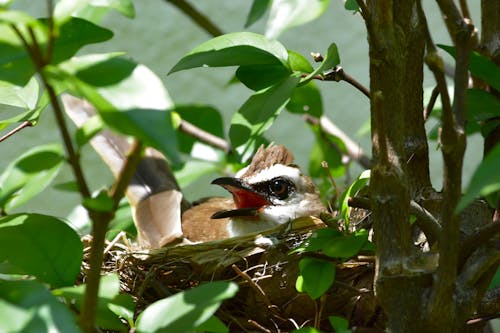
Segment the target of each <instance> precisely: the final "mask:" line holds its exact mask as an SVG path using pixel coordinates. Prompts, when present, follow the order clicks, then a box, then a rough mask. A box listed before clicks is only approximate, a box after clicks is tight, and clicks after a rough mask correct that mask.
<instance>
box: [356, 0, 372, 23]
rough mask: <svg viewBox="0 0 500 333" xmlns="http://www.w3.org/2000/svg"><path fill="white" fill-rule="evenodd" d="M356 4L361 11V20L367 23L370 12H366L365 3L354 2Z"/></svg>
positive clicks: (358, 0) (360, 0)
mask: <svg viewBox="0 0 500 333" xmlns="http://www.w3.org/2000/svg"><path fill="white" fill-rule="evenodd" d="M356 2H357V3H358V6H359V8H360V9H361V11H360V13H361V16H362V17H363V19H364V20H365V21H368V19H369V17H370V12H369V11H368V8H367V7H366V4H365V2H364V1H363V0H356Z"/></svg>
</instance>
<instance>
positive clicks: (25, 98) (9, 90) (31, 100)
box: [0, 77, 39, 110]
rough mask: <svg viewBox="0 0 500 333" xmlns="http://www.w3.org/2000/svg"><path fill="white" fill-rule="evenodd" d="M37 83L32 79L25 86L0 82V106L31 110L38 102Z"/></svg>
mask: <svg viewBox="0 0 500 333" xmlns="http://www.w3.org/2000/svg"><path fill="white" fill-rule="evenodd" d="M38 91H39V87H38V81H37V80H36V79H35V78H34V77H32V78H31V79H30V80H29V81H28V83H27V84H26V85H25V86H22V87H20V86H16V85H14V84H12V83H9V82H5V81H0V104H4V105H11V106H16V107H19V108H22V109H25V110H33V109H35V107H36V102H37V101H38Z"/></svg>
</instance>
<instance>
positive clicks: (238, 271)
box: [231, 264, 273, 307]
mask: <svg viewBox="0 0 500 333" xmlns="http://www.w3.org/2000/svg"><path fill="white" fill-rule="evenodd" d="M231 268H232V269H233V271H235V272H236V274H238V275H239V276H240V277H241V278H242V279H243V280H245V281H247V282H248V284H249V285H250V287H252V289H253V290H255V291H256V292H257V295H259V297H260V298H261V299H262V301H263V302H264V304H265V305H266V306H267V307H270V306H272V305H273V304H272V303H271V301H270V300H269V298H268V297H267V295H266V293H265V292H264V290H262V288H261V287H260V286H259V285H258V284H257V283H255V282H254V281H253V280H252V278H251V277H250V276H249V275H248V274H247V273H245V272H243V271H242V270H241V269H239V268H238V266H236V265H234V264H233V265H231Z"/></svg>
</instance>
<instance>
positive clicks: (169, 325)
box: [136, 281, 238, 333]
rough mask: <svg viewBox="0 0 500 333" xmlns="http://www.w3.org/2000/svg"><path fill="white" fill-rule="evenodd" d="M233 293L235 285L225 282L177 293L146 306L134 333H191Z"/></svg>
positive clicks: (212, 283)
mask: <svg viewBox="0 0 500 333" xmlns="http://www.w3.org/2000/svg"><path fill="white" fill-rule="evenodd" d="M237 291H238V285H237V284H236V283H234V282H225V281H215V282H210V283H206V284H202V285H200V286H198V287H196V288H193V289H190V290H185V291H181V292H179V293H177V294H175V295H173V296H170V297H168V298H164V299H162V300H159V301H157V302H155V303H153V304H151V305H150V306H148V307H147V308H146V309H145V310H144V311H143V312H142V313H141V314H140V315H139V318H138V319H137V330H136V332H138V333H143V332H148V333H150V332H189V331H193V330H194V329H195V328H196V327H198V326H199V325H201V324H203V323H205V322H206V321H207V320H208V319H209V318H210V317H212V315H213V314H214V312H215V311H216V310H217V309H218V308H219V306H220V304H221V303H222V301H224V300H225V299H228V298H231V297H233V296H234V295H235V294H236V292H237ZM166 313H168V316H166V315H165V314H166Z"/></svg>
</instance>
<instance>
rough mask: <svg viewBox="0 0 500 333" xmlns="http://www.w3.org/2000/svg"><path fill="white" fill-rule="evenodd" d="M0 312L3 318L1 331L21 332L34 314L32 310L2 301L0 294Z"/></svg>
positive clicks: (0, 323) (0, 326)
mask: <svg viewBox="0 0 500 333" xmlns="http://www.w3.org/2000/svg"><path fill="white" fill-rule="evenodd" d="M0 284H1V282H0ZM0 313H1V314H2V319H3V320H2V321H1V322H0V331H2V332H22V331H23V329H24V327H26V326H28V324H29V322H30V321H31V320H32V319H33V316H34V315H35V313H34V312H33V311H30V310H25V309H23V308H22V307H20V306H17V305H15V304H11V303H8V302H6V301H4V300H3V299H2V295H1V294H0Z"/></svg>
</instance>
